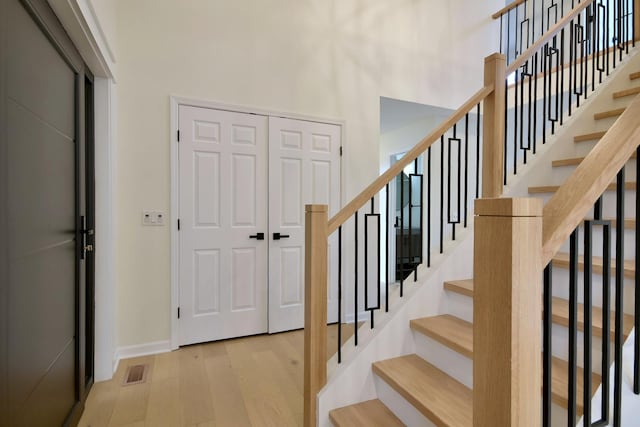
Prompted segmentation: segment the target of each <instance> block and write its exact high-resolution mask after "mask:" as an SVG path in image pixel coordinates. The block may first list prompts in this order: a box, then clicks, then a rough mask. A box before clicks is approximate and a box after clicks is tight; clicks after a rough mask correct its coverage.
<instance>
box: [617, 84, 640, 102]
mask: <svg viewBox="0 0 640 427" xmlns="http://www.w3.org/2000/svg"><path fill="white" fill-rule="evenodd" d="M638 93H640V86H638V87H632V88H630V89H625V90H621V91H618V92H614V93H613V99H617V98H624V97H625V96H631V95H636V94H638Z"/></svg>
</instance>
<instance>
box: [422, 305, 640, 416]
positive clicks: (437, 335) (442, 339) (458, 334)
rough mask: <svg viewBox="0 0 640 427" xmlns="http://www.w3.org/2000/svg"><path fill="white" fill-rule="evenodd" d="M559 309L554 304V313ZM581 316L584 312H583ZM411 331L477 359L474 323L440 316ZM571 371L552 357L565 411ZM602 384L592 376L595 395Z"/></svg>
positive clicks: (555, 389)
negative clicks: (474, 356) (474, 354)
mask: <svg viewBox="0 0 640 427" xmlns="http://www.w3.org/2000/svg"><path fill="white" fill-rule="evenodd" d="M555 308H556V307H555V305H554V307H553V309H554V311H555ZM566 312H567V313H568V310H566ZM580 313H582V312H581V311H580ZM554 314H555V313H554ZM595 316H596V312H595V310H594V319H595ZM632 321H633V318H632ZM411 329H414V330H416V331H418V332H421V333H423V334H424V335H426V336H428V337H430V338H433V339H434V340H436V341H438V342H439V343H441V344H443V345H446V346H447V347H449V348H451V349H452V350H455V351H457V352H459V353H460V354H462V355H464V356H466V357H468V358H470V359H473V324H472V323H470V322H466V321H464V320H462V319H459V318H457V317H454V316H450V315H440V316H433V317H424V318H420V319H414V320H412V321H411ZM594 330H595V328H594ZM568 369H569V368H568V363H567V362H566V361H564V360H562V359H558V358H556V357H552V369H551V377H552V387H551V396H552V398H553V401H554V402H556V403H557V404H559V405H561V406H563V407H564V408H566V407H567V406H568V381H569V375H568ZM583 378H584V371H583V370H582V368H580V367H578V381H577V383H578V396H582V384H583V383H584V382H583ZM600 381H601V379H600V376H599V375H598V374H595V373H592V376H591V382H592V391H591V392H592V394H593V393H595V391H596V390H597V388H598V386H599V385H600ZM577 409H578V412H579V413H582V402H578V404H577Z"/></svg>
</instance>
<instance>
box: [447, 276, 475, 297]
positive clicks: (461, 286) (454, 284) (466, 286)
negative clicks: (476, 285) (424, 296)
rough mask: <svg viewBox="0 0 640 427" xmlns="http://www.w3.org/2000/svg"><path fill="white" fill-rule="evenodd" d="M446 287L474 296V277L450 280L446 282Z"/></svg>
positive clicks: (449, 289)
mask: <svg viewBox="0 0 640 427" xmlns="http://www.w3.org/2000/svg"><path fill="white" fill-rule="evenodd" d="M444 288H445V289H446V290H448V291H453V292H456V293H459V294H462V295H466V296H468V297H471V296H473V279H465V280H449V281H446V282H444Z"/></svg>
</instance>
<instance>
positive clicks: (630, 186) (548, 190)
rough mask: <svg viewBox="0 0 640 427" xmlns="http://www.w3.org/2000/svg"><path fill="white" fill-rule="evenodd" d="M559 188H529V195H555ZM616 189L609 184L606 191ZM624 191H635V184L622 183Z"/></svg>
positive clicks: (613, 185) (547, 186)
mask: <svg viewBox="0 0 640 427" xmlns="http://www.w3.org/2000/svg"><path fill="white" fill-rule="evenodd" d="M559 188H560V186H559V185H541V186H533V187H529V194H542V193H555V192H556V191H558V189H559ZM616 189H617V186H616V184H609V185H608V186H607V190H606V191H615V190H616ZM624 189H625V190H635V189H636V183H635V182H625V183H624Z"/></svg>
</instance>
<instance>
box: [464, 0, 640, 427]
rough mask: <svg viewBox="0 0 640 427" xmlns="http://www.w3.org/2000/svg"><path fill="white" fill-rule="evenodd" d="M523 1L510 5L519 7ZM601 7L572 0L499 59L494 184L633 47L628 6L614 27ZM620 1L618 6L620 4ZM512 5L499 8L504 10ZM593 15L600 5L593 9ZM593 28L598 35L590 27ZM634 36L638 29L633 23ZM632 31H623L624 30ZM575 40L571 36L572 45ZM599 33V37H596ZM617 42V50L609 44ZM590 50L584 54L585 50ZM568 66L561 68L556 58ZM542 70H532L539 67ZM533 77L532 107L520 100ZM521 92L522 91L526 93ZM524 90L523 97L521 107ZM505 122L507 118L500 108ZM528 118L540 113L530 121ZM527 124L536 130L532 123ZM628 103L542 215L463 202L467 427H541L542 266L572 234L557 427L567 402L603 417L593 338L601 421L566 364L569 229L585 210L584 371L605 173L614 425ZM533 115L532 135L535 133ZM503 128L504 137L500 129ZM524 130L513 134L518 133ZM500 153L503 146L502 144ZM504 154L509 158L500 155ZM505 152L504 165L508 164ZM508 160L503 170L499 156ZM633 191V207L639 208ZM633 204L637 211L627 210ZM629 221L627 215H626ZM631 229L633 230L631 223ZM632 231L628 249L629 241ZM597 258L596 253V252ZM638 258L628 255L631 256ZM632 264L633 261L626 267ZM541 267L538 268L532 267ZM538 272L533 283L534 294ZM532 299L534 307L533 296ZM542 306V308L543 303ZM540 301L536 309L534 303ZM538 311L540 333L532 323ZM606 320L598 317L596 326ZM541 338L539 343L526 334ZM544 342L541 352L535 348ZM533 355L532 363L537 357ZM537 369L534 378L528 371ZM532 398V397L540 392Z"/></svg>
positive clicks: (639, 105) (572, 412) (545, 383)
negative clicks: (611, 199)
mask: <svg viewBox="0 0 640 427" xmlns="http://www.w3.org/2000/svg"><path fill="white" fill-rule="evenodd" d="M525 3H526V2H520V4H523V5H524V4H525ZM553 3H556V2H553ZM608 4H609V3H608V2H604V1H582V2H580V4H579V5H578V6H577V7H576V8H574V9H573V10H572V11H570V12H568V13H565V14H564V16H563V17H562V18H561V19H560V20H558V21H557V23H555V24H554V25H553V26H552V28H551V30H550V31H549V32H548V33H546V34H545V35H544V36H543V37H541V38H539V39H538V40H537V41H536V42H535V43H532V44H531V45H530V46H529V47H528V48H527V50H526V51H525V52H524V53H523V54H522V55H520V57H518V58H516V59H514V60H512V61H510V65H509V66H508V68H507V71H506V74H507V76H511V75H513V77H514V78H513V84H509V83H507V84H508V89H507V91H506V92H507V94H508V95H507V96H508V97H510V96H511V95H513V101H512V102H511V101H509V100H507V101H506V102H505V108H506V109H505V116H504V117H505V120H504V123H505V128H507V129H509V130H510V131H509V132H505V135H506V139H505V148H504V149H505V152H506V153H507V156H506V157H505V163H504V173H505V175H504V183H505V184H507V177H508V170H510V169H511V168H513V173H514V174H515V173H516V172H517V166H518V164H519V162H524V163H526V160H527V153H528V152H531V153H535V151H536V141H537V140H538V139H539V138H542V140H541V141H542V143H543V144H544V143H545V142H546V140H545V135H546V133H547V132H546V129H545V126H546V125H549V126H550V131H551V133H552V134H553V133H554V132H555V129H556V128H557V126H558V125H560V124H562V122H563V117H566V116H567V115H571V113H572V110H575V108H577V107H579V106H580V102H581V100H584V99H586V98H587V96H588V94H589V91H590V90H591V91H593V90H594V89H595V86H596V84H597V83H599V82H601V79H602V78H603V76H606V75H608V74H609V72H610V70H612V69H613V68H615V67H616V64H617V63H619V62H620V61H621V60H622V58H623V56H624V55H625V54H627V53H628V52H629V48H630V47H631V46H634V39H635V34H634V35H632V34H630V31H629V24H628V23H629V22H637V17H638V15H639V14H640V13H638V5H637V4H636V3H635V2H616V8H615V13H617V14H618V13H619V14H621V15H620V16H618V17H617V18H616V19H615V22H616V26H615V28H613V29H610V28H609V26H608V25H605V24H606V23H607V22H610V20H611V19H612V18H611V17H610V15H609V13H610V10H609V9H608V8H607V6H608ZM625 4H626V6H625ZM515 7H516V6H514V7H512V8H511V10H513V9H515ZM603 8H604V9H603ZM598 28H600V30H598ZM634 28H636V29H637V28H638V27H637V26H635V27H634ZM609 30H611V31H614V34H615V37H614V39H613V40H614V41H615V43H614V47H613V49H610V48H609V45H608V44H607V43H606V40H607V39H608V31H609ZM633 33H635V30H633ZM576 37H577V38H576ZM603 37H604V40H602V38H603ZM621 40H622V41H623V42H620V41H621ZM589 47H590V48H589ZM567 58H568V60H569V61H568V63H567V61H566V59H567ZM541 63H542V66H541V65H540V64H541ZM540 79H541V80H542V82H543V83H542V84H543V93H542V102H541V103H540V99H538V98H536V97H535V96H534V97H533V99H537V101H534V102H532V101H531V99H532V98H531V93H532V92H533V93H536V94H538V93H539V89H538V88H537V87H536V85H537V84H538V81H539V80H540ZM532 85H533V88H532ZM525 94H529V99H528V100H526V99H525ZM510 109H512V111H511V113H512V114H513V118H512V119H511V120H510V119H509V117H508V115H509V110H510ZM540 110H542V115H541V116H538V114H539V112H540ZM537 117H538V122H537V123H538V124H536V118H537ZM637 117H640V99H636V100H635V101H634V103H633V104H632V105H631V106H630V107H628V108H627V110H626V111H625V113H623V114H622V116H621V117H620V118H619V120H618V121H617V122H616V124H615V125H614V126H613V127H612V128H611V129H610V130H609V131H608V132H607V133H606V134H605V136H604V137H603V138H602V139H601V141H600V142H599V143H598V145H597V146H596V148H595V149H594V150H593V151H592V152H591V153H590V154H589V156H587V158H586V159H585V160H584V161H583V162H582V163H581V164H580V166H579V167H578V168H577V169H576V171H575V172H574V174H573V175H572V176H571V178H570V179H569V181H567V182H566V183H565V184H564V185H563V186H562V187H561V188H560V190H558V191H557V192H556V194H555V195H554V196H553V198H552V199H551V200H550V201H549V203H547V204H546V205H545V207H544V209H542V205H541V202H540V201H539V200H536V199H494V200H490V199H488V200H477V201H476V206H475V213H476V218H475V229H474V232H475V239H474V245H475V248H474V367H473V368H474V387H473V392H474V408H475V409H474V425H477V426H484V425H511V426H515V425H518V426H521V425H527V426H529V425H530V426H539V425H541V424H542V425H543V426H549V425H550V423H551V388H552V384H551V369H552V363H551V319H552V308H551V307H552V305H553V304H552V293H551V287H552V284H551V265H550V264H549V263H550V261H551V259H552V257H553V256H554V255H555V254H556V252H558V250H559V248H560V246H561V245H562V244H563V243H564V242H565V241H566V239H567V238H568V237H569V236H570V234H572V233H575V234H573V237H572V239H571V245H570V246H571V251H570V256H569V258H570V287H569V289H570V299H569V313H570V316H569V318H570V320H569V335H570V339H569V361H568V368H569V369H568V370H569V377H568V379H567V384H568V396H569V399H568V400H569V402H568V411H567V426H572V427H573V426H575V425H576V422H577V416H578V408H577V405H578V401H580V403H581V404H582V408H583V410H584V414H585V415H584V417H583V423H584V425H585V426H591V425H605V424H607V423H608V421H609V406H608V405H609V399H608V391H609V387H610V379H609V375H608V371H609V359H608V352H609V340H608V339H607V338H608V333H607V332H603V337H605V338H604V339H603V344H602V345H603V354H605V356H604V357H603V359H602V370H603V389H604V391H603V398H602V402H601V417H600V419H599V420H598V421H595V422H592V419H591V399H592V390H591V369H589V368H585V369H584V371H583V377H582V378H580V381H582V384H583V391H582V396H579V395H578V387H577V385H578V382H579V379H578V368H577V342H576V334H577V324H578V312H577V306H578V304H577V293H578V292H577V276H578V273H577V271H578V255H577V243H578V242H577V232H576V231H574V230H576V229H577V227H578V226H579V224H580V223H581V222H582V221H583V218H585V217H586V215H587V213H588V212H589V210H591V209H592V208H594V205H595V208H594V212H593V213H594V217H595V219H594V220H593V221H587V222H586V223H585V226H584V227H585V243H584V248H585V255H584V269H585V270H586V271H585V288H584V295H585V298H586V299H585V309H584V319H583V320H584V322H583V324H584V325H585V327H584V329H585V330H584V341H585V342H584V344H585V349H588V350H587V351H586V352H585V365H584V366H585V367H587V366H588V367H590V366H591V364H592V358H591V339H592V331H591V328H590V325H591V321H592V314H591V306H592V301H591V293H590V289H591V281H590V275H591V271H590V268H591V267H590V266H591V255H592V253H591V250H590V246H591V228H592V227H593V226H594V225H596V226H602V227H603V232H604V234H605V239H604V240H605V242H604V243H605V248H603V250H604V251H605V252H604V256H603V258H605V259H609V258H610V256H609V255H610V251H611V248H610V247H609V243H607V241H608V240H609V237H608V236H609V233H610V228H611V222H609V221H604V220H603V219H602V215H601V206H602V202H601V197H602V194H603V193H604V191H605V190H606V189H607V188H608V186H609V185H610V184H611V182H612V180H613V179H614V177H616V175H617V185H616V190H617V215H616V219H615V221H616V252H617V254H616V264H617V265H616V280H615V283H616V288H615V289H616V301H615V307H616V314H615V320H614V323H615V326H614V331H615V332H614V335H615V343H614V352H615V367H614V380H613V388H614V408H613V425H616V426H619V425H621V424H620V422H621V413H622V410H621V387H622V343H623V329H624V326H623V323H624V322H623V310H622V302H623V285H622V282H623V270H624V265H623V239H624V232H623V231H624V228H623V227H624V215H623V212H622V207H623V206H624V188H625V183H624V164H625V163H626V162H627V160H628V159H629V158H630V157H631V155H632V154H633V153H634V152H635V151H636V150H637V148H638V145H639V144H640V123H638V120H637ZM540 118H541V122H542V129H540V128H539V124H540ZM511 129H513V130H512V131H511ZM523 130H524V132H523ZM510 147H511V148H510ZM509 149H511V152H510V153H509ZM511 156H513V157H511ZM508 158H509V161H510V162H511V164H510V165H508V164H507V159H508ZM638 196H639V195H638V194H637V193H636V203H638V201H639V200H640V198H638ZM636 207H637V206H636ZM636 216H637V210H636ZM636 223H637V222H636ZM637 233H638V230H636V247H638V241H639V240H638V238H637V235H638V234H637ZM607 251H608V252H607ZM637 253H640V250H639V251H638V252H637ZM637 259H638V258H637V257H636V260H637ZM544 266H548V267H546V268H545V267H544ZM610 267H611V266H610V263H608V262H607V261H604V267H603V269H604V272H603V277H606V278H607V279H604V289H605V291H604V292H605V295H604V299H605V303H606V307H605V309H604V310H603V323H604V326H603V331H608V330H609V316H610V308H609V300H608V297H607V295H610V292H611V289H610V286H609V279H608V278H609V274H608V273H607V270H608V269H610ZM543 270H544V273H545V274H544V286H543V283H542V282H543V281H542V279H543ZM541 293H543V295H544V297H543V300H541V299H540V297H539V296H540V294H541ZM639 297H640V286H639V281H638V276H637V275H636V301H635V305H636V307H637V309H636V314H637V315H636V317H635V319H634V324H635V326H637V327H638V328H639V329H638V330H640V322H639V319H640V317H639V316H640V307H639V305H640V304H639V300H638V298H639ZM543 301H544V304H543ZM543 305H544V306H543ZM541 312H543V313H544V316H543V318H544V321H543V325H544V326H542V325H540V322H539V321H538V319H539V318H540V313H541ZM605 319H606V320H605ZM540 335H543V341H542V342H540V341H538V340H535V339H531V337H536V336H540ZM543 343H544V345H543ZM634 350H635V352H634V391H635V392H636V393H638V392H640V373H639V365H640V360H639V358H640V339H637V340H636V341H635V342H634ZM541 352H543V358H542V359H540V357H539V356H538V355H539V354H541ZM540 372H543V375H542V377H541V376H540V375H539V373H540ZM541 388H542V390H543V398H542V400H541V399H539V398H538V396H540V394H539V393H540V389H541Z"/></svg>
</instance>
